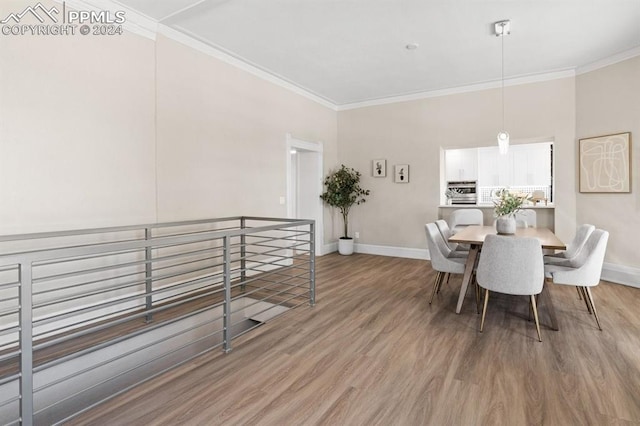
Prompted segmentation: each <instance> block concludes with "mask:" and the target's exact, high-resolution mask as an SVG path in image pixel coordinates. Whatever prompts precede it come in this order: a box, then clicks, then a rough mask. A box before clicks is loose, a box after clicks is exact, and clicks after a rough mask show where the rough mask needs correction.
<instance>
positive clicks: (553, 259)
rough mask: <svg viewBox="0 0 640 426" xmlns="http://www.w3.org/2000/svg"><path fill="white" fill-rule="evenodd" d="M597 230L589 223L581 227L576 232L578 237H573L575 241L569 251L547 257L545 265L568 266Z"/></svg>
mask: <svg viewBox="0 0 640 426" xmlns="http://www.w3.org/2000/svg"><path fill="white" fill-rule="evenodd" d="M595 229H596V227H595V226H593V225H589V224H588V223H586V224H584V225H580V226H579V227H578V229H577V230H576V235H575V236H574V237H573V240H572V241H571V242H570V243H569V245H568V246H567V249H566V250H565V251H561V252H560V253H555V254H548V255H546V256H545V257H544V263H545V264H554V265H562V264H568V262H569V261H570V260H571V259H573V258H574V257H576V256H577V255H578V253H580V251H581V250H582V248H583V247H584V245H585V243H586V242H587V239H588V238H589V236H590V235H591V233H592V232H593V231H594V230H595Z"/></svg>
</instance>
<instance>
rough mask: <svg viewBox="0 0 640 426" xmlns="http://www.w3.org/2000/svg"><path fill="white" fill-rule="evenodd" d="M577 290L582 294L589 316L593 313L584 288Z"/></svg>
mask: <svg viewBox="0 0 640 426" xmlns="http://www.w3.org/2000/svg"><path fill="white" fill-rule="evenodd" d="M579 288H580V292H581V293H582V298H583V299H584V304H585V305H587V311H589V315H591V314H592V313H593V311H592V310H591V304H590V303H589V300H588V297H587V292H586V291H585V288H586V287H579Z"/></svg>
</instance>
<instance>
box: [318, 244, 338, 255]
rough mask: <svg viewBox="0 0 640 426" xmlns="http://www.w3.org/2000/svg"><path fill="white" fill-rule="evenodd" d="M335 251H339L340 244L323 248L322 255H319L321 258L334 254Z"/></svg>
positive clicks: (326, 245) (327, 245)
mask: <svg viewBox="0 0 640 426" xmlns="http://www.w3.org/2000/svg"><path fill="white" fill-rule="evenodd" d="M334 251H338V242H337V241H336V242H335V243H329V244H325V245H323V246H322V254H318V255H319V256H323V255H325V254H329V253H333V252H334Z"/></svg>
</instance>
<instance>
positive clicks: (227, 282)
mask: <svg viewBox="0 0 640 426" xmlns="http://www.w3.org/2000/svg"><path fill="white" fill-rule="evenodd" d="M222 241H223V244H224V265H223V272H224V315H223V327H222V337H223V340H224V346H223V350H224V352H225V353H229V352H231V338H232V337H233V336H231V243H230V237H229V236H228V235H227V236H225V237H223V240H222Z"/></svg>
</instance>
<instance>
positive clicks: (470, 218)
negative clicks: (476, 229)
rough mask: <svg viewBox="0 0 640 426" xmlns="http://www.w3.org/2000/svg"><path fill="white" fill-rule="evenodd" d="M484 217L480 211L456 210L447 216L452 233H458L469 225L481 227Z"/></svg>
mask: <svg viewBox="0 0 640 426" xmlns="http://www.w3.org/2000/svg"><path fill="white" fill-rule="evenodd" d="M483 223H484V216H483V215H482V210H480V209H458V210H454V211H453V212H451V216H449V227H450V228H451V232H452V233H454V234H455V233H458V232H460V230H461V229H464V228H465V227H467V226H469V225H482V224H483Z"/></svg>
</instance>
